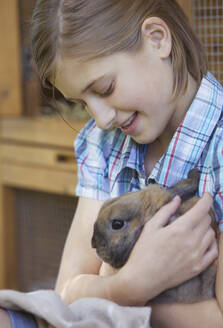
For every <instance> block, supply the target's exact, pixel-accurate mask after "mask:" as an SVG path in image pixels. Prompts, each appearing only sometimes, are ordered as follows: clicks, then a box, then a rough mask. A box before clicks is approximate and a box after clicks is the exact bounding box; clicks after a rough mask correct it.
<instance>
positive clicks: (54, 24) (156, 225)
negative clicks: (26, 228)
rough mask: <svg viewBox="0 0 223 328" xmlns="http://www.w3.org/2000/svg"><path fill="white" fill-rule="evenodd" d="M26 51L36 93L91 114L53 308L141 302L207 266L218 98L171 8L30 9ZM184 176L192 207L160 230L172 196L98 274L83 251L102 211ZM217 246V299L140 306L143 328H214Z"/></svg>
mask: <svg viewBox="0 0 223 328" xmlns="http://www.w3.org/2000/svg"><path fill="white" fill-rule="evenodd" d="M33 53H34V58H35V61H36V64H37V67H38V71H39V74H40V78H41V81H42V84H43V88H44V89H45V90H47V92H49V91H50V92H51V93H52V95H53V94H55V95H56V93H59V94H60V95H61V96H62V97H63V98H64V99H66V100H68V101H74V102H81V103H82V104H84V105H85V106H86V109H87V111H88V112H89V114H90V115H91V116H92V120H90V121H89V122H88V123H87V125H86V126H85V128H84V129H83V130H82V131H81V132H80V134H79V135H78V137H77V139H76V141H75V151H76V159H77V164H78V179H79V182H78V185H77V190H76V194H77V195H78V196H79V197H80V198H79V204H78V208H77V210H76V213H75V218H74V220H73V223H72V226H71V228H70V232H69V235H68V237H67V241H66V245H65V248H64V253H63V257H62V262H61V267H60V271H59V276H58V281H57V285H56V289H57V291H58V292H59V293H60V294H61V295H62V297H63V298H64V300H65V301H66V302H67V303H71V302H72V301H74V300H75V299H78V298H81V297H91V296H94V297H101V298H107V299H110V300H112V301H115V302H117V303H119V304H122V305H144V304H145V302H146V301H148V299H152V298H153V297H154V296H156V295H157V294H159V293H160V292H162V291H163V290H166V289H168V288H170V287H173V286H176V285H177V284H179V283H181V282H183V281H186V280H187V279H189V278H191V277H193V276H195V275H197V274H198V273H199V272H201V271H202V270H204V269H205V268H206V267H207V266H208V265H209V264H210V263H211V262H212V261H213V260H214V259H215V258H216V257H217V246H216V241H215V238H214V233H213V231H212V229H211V228H210V217H209V215H208V211H209V209H210V206H211V203H212V198H211V197H210V195H209V194H208V193H210V194H211V195H212V197H213V208H214V210H215V214H216V218H217V221H218V223H219V229H220V231H221V230H222V229H223V225H222V222H223V221H222V211H223V194H222V192H223V139H222V137H223V119H222V104H223V90H222V86H221V85H220V84H219V83H218V82H217V81H216V80H215V78H214V77H213V76H212V75H211V74H210V73H207V69H206V62H205V56H204V53H203V50H202V47H201V45H200V43H199V41H198V40H197V38H196V36H195V35H194V33H193V31H192V29H191V27H190V25H189V23H188V20H187V18H186V17H185V15H184V13H183V12H182V10H181V8H180V7H179V5H178V4H177V2H176V1H175V0H132V1H129V0H94V1H92V0H72V1H71V0H38V1H37V5H36V9H35V11H34V16H33ZM194 167H197V168H198V169H199V170H200V171H201V180H200V186H199V195H200V196H202V198H201V200H200V201H199V202H198V203H197V204H196V205H195V206H194V208H193V209H191V210H190V211H189V212H188V213H186V214H185V215H183V216H181V217H180V218H179V219H178V220H176V221H175V222H173V223H172V224H171V225H167V223H168V220H169V218H170V217H171V215H172V214H173V213H174V212H175V211H176V209H177V207H178V206H179V204H180V199H179V197H176V198H175V199H174V200H173V201H172V202H171V203H169V204H167V205H166V206H164V207H163V208H162V209H161V210H160V211H159V212H158V213H157V214H156V215H155V216H154V217H153V219H152V220H150V221H149V222H148V223H147V224H146V226H145V228H144V230H143V232H142V234H141V236H140V238H139V240H138V242H137V243H136V245H135V247H134V249H133V251H132V253H131V256H130V258H129V260H128V261H127V263H126V265H125V266H124V267H123V268H122V269H120V271H119V272H118V273H112V272H109V269H108V268H107V266H106V265H105V264H102V263H101V261H100V260H99V259H98V258H97V256H96V254H95V251H94V250H93V249H92V248H91V236H92V231H93V224H94V221H95V220H96V217H97V214H98V212H99V210H100V207H101V206H102V204H103V202H104V201H105V200H107V199H109V198H111V197H115V196H119V195H121V194H123V193H125V192H132V191H136V190H138V189H140V188H143V187H145V186H146V185H147V184H149V183H150V181H151V179H153V180H154V179H155V180H156V182H157V183H159V184H160V185H162V186H163V187H166V186H170V185H172V184H173V183H175V182H176V181H177V180H179V179H182V178H185V177H186V176H187V173H188V171H189V170H190V169H192V168H194ZM207 192H208V193H207ZM222 243H223V235H222V234H221V235H220V247H219V253H220V254H219V257H220V260H219V269H218V274H217V282H216V299H211V300H208V301H206V302H202V303H197V304H171V305H169V304H162V305H153V304H152V302H151V306H152V326H153V327H165V328H166V327H171V328H173V327H181V328H184V327H185V328H188V327H190V328H195V327H196V328H199V327H202V328H205V327H208V328H209V327H215V328H217V327H223V314H222V311H223V278H222V277H223V273H222V270H223V264H222V263H223V262H222V260H223V251H222V247H223V244H222Z"/></svg>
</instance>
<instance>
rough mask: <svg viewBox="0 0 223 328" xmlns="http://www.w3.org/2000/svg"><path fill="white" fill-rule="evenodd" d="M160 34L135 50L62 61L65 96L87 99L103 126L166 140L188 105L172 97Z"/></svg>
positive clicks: (139, 138)
mask: <svg viewBox="0 0 223 328" xmlns="http://www.w3.org/2000/svg"><path fill="white" fill-rule="evenodd" d="M160 38H161V37H160V35H159V34H156V35H155V41H154V40H152V41H153V42H149V41H148V40H146V41H147V42H143V44H142V47H141V48H140V50H138V51H137V52H136V53H124V52H121V53H116V54H112V55H110V56H107V57H101V58H97V59H93V60H89V61H87V62H81V61H77V60H74V59H63V60H60V61H58V62H57V71H56V79H55V86H56V88H57V89H59V90H60V91H61V92H62V94H63V95H64V96H65V98H67V99H69V100H73V101H81V102H83V103H84V104H85V105H86V109H87V111H88V112H89V114H90V115H91V116H92V117H93V118H94V119H95V121H96V124H97V126H98V127H99V128H101V129H110V128H112V127H118V128H120V129H121V130H122V131H123V132H124V133H125V134H128V135H130V136H131V137H132V138H133V139H134V140H135V141H136V142H138V143H151V142H153V141H155V140H157V139H158V138H162V137H163V139H164V140H166V137H167V135H168V134H171V135H172V132H173V131H174V130H175V129H176V127H177V126H178V124H179V122H180V121H181V119H182V115H183V114H184V112H185V110H184V108H182V106H179V104H178V103H176V102H173V101H172V100H171V98H172V90H173V72H172V66H171V61H170V58H169V52H170V50H169V49H167V50H168V51H167V50H165V51H166V52H165V51H164V50H163V49H162V46H163V45H160V43H159V42H158V41H160ZM161 50H163V51H161ZM164 52H165V53H166V55H165V56H164Z"/></svg>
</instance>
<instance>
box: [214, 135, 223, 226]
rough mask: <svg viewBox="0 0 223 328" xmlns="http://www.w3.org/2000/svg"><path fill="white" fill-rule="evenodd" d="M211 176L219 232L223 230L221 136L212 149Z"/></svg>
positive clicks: (222, 155)
mask: <svg viewBox="0 0 223 328" xmlns="http://www.w3.org/2000/svg"><path fill="white" fill-rule="evenodd" d="M212 167H213V171H212V178H213V183H214V188H215V192H214V203H213V207H214V211H215V215H216V220H217V223H218V225H219V230H220V232H222V231H223V138H222V137H221V138H219V141H218V142H217V145H216V147H215V149H214V151H213V160H212Z"/></svg>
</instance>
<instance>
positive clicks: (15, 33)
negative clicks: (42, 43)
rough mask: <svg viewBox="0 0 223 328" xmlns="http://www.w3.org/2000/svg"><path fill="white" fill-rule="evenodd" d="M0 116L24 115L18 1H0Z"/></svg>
mask: <svg viewBox="0 0 223 328" xmlns="http://www.w3.org/2000/svg"><path fill="white" fill-rule="evenodd" d="M0 40H1V51H0V63H1V64H0V115H1V116H2V115H20V114H21V113H22V96H21V95H22V93H21V71H20V66H21V64H20V45H19V24H18V3H17V0H7V1H5V0H3V1H0Z"/></svg>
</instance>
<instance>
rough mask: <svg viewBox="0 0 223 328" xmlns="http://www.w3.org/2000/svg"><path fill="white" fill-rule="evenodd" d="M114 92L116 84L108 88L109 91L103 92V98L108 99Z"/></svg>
mask: <svg viewBox="0 0 223 328" xmlns="http://www.w3.org/2000/svg"><path fill="white" fill-rule="evenodd" d="M113 91H114V82H113V83H111V84H110V85H109V87H108V88H107V90H105V91H104V92H102V93H101V94H100V95H101V97H108V96H110V95H111V94H112V92H113Z"/></svg>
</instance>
